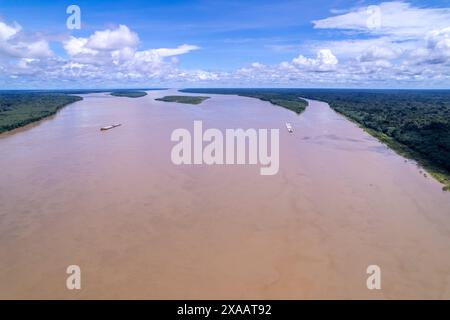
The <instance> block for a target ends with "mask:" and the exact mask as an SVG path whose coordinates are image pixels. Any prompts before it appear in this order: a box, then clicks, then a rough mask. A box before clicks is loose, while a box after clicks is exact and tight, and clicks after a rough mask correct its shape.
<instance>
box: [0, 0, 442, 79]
mask: <svg viewBox="0 0 450 320" xmlns="http://www.w3.org/2000/svg"><path fill="white" fill-rule="evenodd" d="M71 4H76V5H78V6H79V7H80V9H81V22H82V28H81V29H80V30H68V29H67V27H66V19H67V17H68V16H69V15H68V14H66V8H67V7H68V6H69V5H71ZM373 5H375V6H376V7H375V8H378V9H377V10H378V11H377V10H375V11H373V10H372V9H373V7H372V9H371V10H372V11H370V12H372V13H374V14H375V15H376V14H378V16H377V17H378V18H377V19H378V20H379V22H378V23H379V24H380V25H379V26H378V25H377V27H375V28H371V27H369V28H366V26H365V24H366V22H365V20H364V19H370V18H371V17H370V12H369V11H368V8H371V7H369V6H373ZM368 12H369V13H368ZM378 20H377V21H378ZM121 26H122V27H121ZM417 26H418V27H417ZM449 27H450V1H446V0H441V1H392V2H382V1H348V0H331V1H330V0H329V1H324V0H316V1H314V2H313V1H302V0H297V1H284V0H281V1H267V0H258V1H235V0H224V1H211V0H208V1H141V0H140V1H103V0H97V1H81V0H80V1H59V0H55V1H33V0H1V2H0V71H1V73H0V84H1V85H2V87H4V88H25V87H26V88H34V87H86V86H88V87H125V86H175V87H184V86H195V87H197V86H207V87H221V86H231V87H234V86H236V87H238V86H245V87H260V86H265V87H267V86H280V87H374V88H377V87H388V88H390V87H398V88H402V87H432V88H448V85H449V84H450V79H449V76H448V75H449V74H450V73H449V72H448V71H449V66H450V40H449V39H450V29H447V28H449ZM11 30H12V31H11ZM96 32H97V33H96ZM121 37H123V45H121V44H120V42H121V41H122V40H121V39H122V38H121ZM114 39H115V40H114ZM117 39H119V40H117ZM116 40H117V41H119V43H116V42H117V41H116ZM99 41H100V42H101V41H104V42H105V43H108V41H110V43H109V44H106V45H104V46H102V45H100V44H99ZM111 41H112V42H111ZM114 41H116V42H114ZM161 49H162V50H161ZM118 57H119V58H118Z"/></svg>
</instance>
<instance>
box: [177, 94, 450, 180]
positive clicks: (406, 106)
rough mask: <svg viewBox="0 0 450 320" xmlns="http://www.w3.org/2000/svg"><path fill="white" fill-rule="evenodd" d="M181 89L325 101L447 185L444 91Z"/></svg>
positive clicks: (448, 125) (448, 118) (449, 103)
mask: <svg viewBox="0 0 450 320" xmlns="http://www.w3.org/2000/svg"><path fill="white" fill-rule="evenodd" d="M186 91H188V92H201V93H221V94H238V95H242V96H253V97H257V98H260V97H270V98H271V99H273V98H275V99H281V100H286V101H293V102H296V101H297V99H298V98H299V97H303V98H307V99H315V100H321V101H325V102H327V103H328V104H329V105H330V107H331V108H333V109H334V110H335V111H337V112H339V113H341V114H343V115H344V116H346V117H347V118H349V119H351V120H353V121H355V122H357V123H358V124H360V125H361V126H362V127H363V128H365V129H366V130H367V131H368V132H369V133H370V134H372V135H373V136H375V137H376V138H378V139H379V140H380V141H382V142H384V143H386V144H387V145H388V146H389V147H391V148H392V149H394V150H395V151H397V152H398V153H400V154H402V155H403V156H406V157H409V158H413V159H415V160H417V161H418V162H419V163H420V164H421V165H422V166H424V167H425V168H426V169H427V170H429V171H430V173H431V174H433V176H434V177H436V178H437V179H438V180H439V181H441V182H442V183H444V184H446V185H447V186H446V187H445V188H446V189H449V188H450V91H449V90H350V89H348V90H338V89H334V90H333V89H187V90H186ZM263 100H266V99H263ZM269 101H270V100H269ZM282 106H283V105H282ZM288 109H290V108H288Z"/></svg>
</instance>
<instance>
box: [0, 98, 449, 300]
mask: <svg viewBox="0 0 450 320" xmlns="http://www.w3.org/2000/svg"><path fill="white" fill-rule="evenodd" d="M148 93H149V94H148V95H147V96H146V97H142V98H137V99H131V98H120V97H113V96H110V95H107V94H104V93H100V94H87V95H83V97H84V100H83V101H79V102H76V103H74V104H72V105H69V106H67V107H65V108H64V109H62V110H61V111H60V112H58V113H57V115H55V116H54V117H52V118H50V119H47V120H44V121H41V122H39V123H37V124H35V125H31V126H28V127H26V128H22V129H19V130H16V131H14V132H10V133H7V134H3V135H0V168H1V169H2V173H1V175H0V298H3V299H4V298H7V299H9V298H32V299H34V298H44V299H47V298H62V299H78V298H86V299H97V298H106V299H108V298H127V299H128V298H137V299H140V298H177V299H178V298H183V299H187V298H193V299H196V298H201V299H205V298H209V299H212V298H225V299H227V298H233V299H260V298H261V299H272V298H285V299H303V298H305V299H313V298H325V299H328V298H342V299H346V298H351V299H355V298H363V299H365V298H369V299H372V298H373V299H392V298H402V299H403V298H405V299H408V298H447V299H448V298H450V193H445V192H443V191H442V190H441V188H442V186H441V185H440V184H439V183H437V182H436V181H435V180H433V179H432V178H430V177H425V176H424V174H423V172H421V170H420V168H418V167H417V166H416V165H415V164H414V163H413V162H411V161H407V162H406V161H405V159H404V158H402V157H400V156H398V155H396V154H395V153H394V152H392V151H390V150H389V149H387V148H386V147H385V146H384V145H382V144H380V143H379V142H378V141H377V140H375V139H374V138H372V137H370V136H369V135H368V134H367V133H365V132H364V131H363V130H361V129H360V128H358V127H357V126H356V125H355V124H353V123H351V122H349V121H347V120H346V119H344V118H343V117H342V116H340V115H338V114H336V113H335V112H334V111H332V110H331V109H330V108H329V106H328V105H327V104H325V103H322V102H317V101H310V105H309V107H308V108H307V109H306V111H305V112H304V113H302V114H301V115H299V116H298V115H296V114H294V113H293V112H290V111H288V110H285V109H283V108H280V107H277V106H273V105H271V104H270V103H268V102H263V101H260V100H257V99H252V98H244V97H238V96H232V95H229V96H226V95H210V96H211V97H212V98H211V99H209V100H207V101H206V102H204V103H202V104H201V105H197V106H195V105H187V104H176V103H166V102H158V101H155V100H154V98H156V97H161V96H164V95H167V94H173V93H175V91H173V90H171V91H162V90H161V91H149V92H148ZM194 120H202V121H203V126H204V127H205V128H219V129H225V128H244V129H247V128H268V129H270V128H279V129H280V169H279V172H278V174H276V175H273V176H262V175H260V174H259V168H260V166H259V165H214V166H207V165H196V166H187V165H182V166H176V165H174V164H173V163H172V161H171V158H170V152H171V149H172V147H173V145H174V142H171V141H170V135H171V133H172V131H173V130H174V129H176V128H187V129H191V130H192V127H193V121H194ZM117 122H119V123H122V126H121V127H118V128H114V129H112V130H109V131H104V132H101V131H100V130H99V128H100V127H102V126H105V125H109V124H111V123H117ZM286 122H291V123H292V126H293V128H294V133H293V134H289V133H288V132H287V130H286V128H285V123H286ZM69 265H78V266H80V268H81V275H82V277H81V286H82V288H81V290H68V289H67V288H66V278H67V277H68V276H69V275H68V274H66V268H67V267H68V266H69ZM369 265H378V266H379V267H380V268H381V290H368V289H367V286H366V279H367V277H368V276H369V275H368V274H367V273H366V269H367V267H368V266H369Z"/></svg>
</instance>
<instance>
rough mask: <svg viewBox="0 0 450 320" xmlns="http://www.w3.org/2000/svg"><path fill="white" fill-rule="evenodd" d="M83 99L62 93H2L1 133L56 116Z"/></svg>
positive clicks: (0, 96) (0, 106)
mask: <svg viewBox="0 0 450 320" xmlns="http://www.w3.org/2000/svg"><path fill="white" fill-rule="evenodd" d="M81 99H82V98H81V97H77V96H70V95H65V94H60V93H40V92H1V93H0V133H2V132H5V131H8V130H12V129H15V128H19V127H22V126H24V125H27V124H29V123H31V122H34V121H38V120H41V119H43V118H45V117H48V116H51V115H53V114H55V113H56V112H57V111H58V110H59V109H61V108H62V107H64V106H66V105H68V104H70V103H73V102H75V101H79V100H81Z"/></svg>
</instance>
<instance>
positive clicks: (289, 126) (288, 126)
mask: <svg viewBox="0 0 450 320" xmlns="http://www.w3.org/2000/svg"><path fill="white" fill-rule="evenodd" d="M286 128H287V130H288V131H289V133H293V132H294V129H292V125H291V124H290V123H289V122H286Z"/></svg>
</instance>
